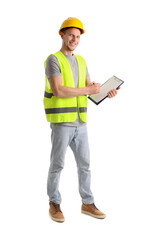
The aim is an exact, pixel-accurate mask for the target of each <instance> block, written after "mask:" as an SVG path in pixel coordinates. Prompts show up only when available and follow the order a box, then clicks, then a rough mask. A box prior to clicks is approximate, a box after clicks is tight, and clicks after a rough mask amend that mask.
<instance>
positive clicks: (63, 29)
mask: <svg viewBox="0 0 160 240" xmlns="http://www.w3.org/2000/svg"><path fill="white" fill-rule="evenodd" d="M69 28H76V27H66V28H62V29H61V31H60V32H62V33H65V32H66V30H67V29H69ZM77 29H79V30H80V32H81V34H82V30H81V29H80V28H77Z"/></svg>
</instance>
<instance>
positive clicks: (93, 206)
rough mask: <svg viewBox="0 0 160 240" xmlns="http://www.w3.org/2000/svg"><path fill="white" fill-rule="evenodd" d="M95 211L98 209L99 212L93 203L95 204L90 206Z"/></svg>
mask: <svg viewBox="0 0 160 240" xmlns="http://www.w3.org/2000/svg"><path fill="white" fill-rule="evenodd" d="M90 206H91V207H92V208H93V209H96V210H98V208H96V206H95V204H94V203H93V204H91V205H90Z"/></svg>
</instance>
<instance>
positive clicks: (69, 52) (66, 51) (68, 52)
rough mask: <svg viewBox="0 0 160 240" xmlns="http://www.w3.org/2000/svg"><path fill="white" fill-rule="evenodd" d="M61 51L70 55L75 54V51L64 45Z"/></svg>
mask: <svg viewBox="0 0 160 240" xmlns="http://www.w3.org/2000/svg"><path fill="white" fill-rule="evenodd" d="M60 51H61V52H62V53H63V54H65V55H68V56H72V55H73V51H71V50H69V49H65V48H64V47H63V46H62V48H61V49H60Z"/></svg>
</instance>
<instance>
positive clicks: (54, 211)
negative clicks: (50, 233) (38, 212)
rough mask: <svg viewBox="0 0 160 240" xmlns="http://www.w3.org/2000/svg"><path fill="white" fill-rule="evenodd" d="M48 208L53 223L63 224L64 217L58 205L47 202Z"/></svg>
mask: <svg viewBox="0 0 160 240" xmlns="http://www.w3.org/2000/svg"><path fill="white" fill-rule="evenodd" d="M49 205H50V208H49V215H50V217H51V219H52V220H53V221H56V222H64V221H65V219H64V216H63V213H62V211H61V208H60V205H59V204H55V203H54V202H49Z"/></svg>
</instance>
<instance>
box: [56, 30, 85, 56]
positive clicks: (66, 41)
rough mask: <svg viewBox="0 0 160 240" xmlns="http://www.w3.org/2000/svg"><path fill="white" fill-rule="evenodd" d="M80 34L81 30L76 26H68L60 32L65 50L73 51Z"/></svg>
mask: <svg viewBox="0 0 160 240" xmlns="http://www.w3.org/2000/svg"><path fill="white" fill-rule="evenodd" d="M80 35H81V32H80V30H79V29H77V28H69V29H67V30H66V31H65V32H64V33H62V35H61V37H62V39H63V45H64V47H65V49H66V50H67V51H74V49H75V48H76V47H77V46H78V44H79V41H80Z"/></svg>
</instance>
